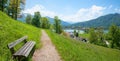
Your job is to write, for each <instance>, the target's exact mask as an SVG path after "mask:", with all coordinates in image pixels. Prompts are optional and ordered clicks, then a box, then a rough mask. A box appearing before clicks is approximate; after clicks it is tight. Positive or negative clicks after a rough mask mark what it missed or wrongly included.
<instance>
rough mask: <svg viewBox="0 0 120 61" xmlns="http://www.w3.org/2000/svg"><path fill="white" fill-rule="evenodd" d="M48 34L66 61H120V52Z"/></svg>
mask: <svg viewBox="0 0 120 61" xmlns="http://www.w3.org/2000/svg"><path fill="white" fill-rule="evenodd" d="M47 33H48V35H49V36H50V38H51V39H52V42H53V43H54V45H55V46H56V49H57V50H58V52H59V54H60V56H61V58H62V59H63V60H64V61H120V50H116V49H110V48H105V47H101V46H97V45H93V44H89V43H84V42H82V41H76V40H72V39H70V38H66V37H63V36H61V35H57V34H55V33H52V32H50V31H48V30H47Z"/></svg>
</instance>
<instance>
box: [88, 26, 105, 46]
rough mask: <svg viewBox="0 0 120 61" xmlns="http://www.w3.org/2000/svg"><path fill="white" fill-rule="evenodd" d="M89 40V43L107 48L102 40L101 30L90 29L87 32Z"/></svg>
mask: <svg viewBox="0 0 120 61" xmlns="http://www.w3.org/2000/svg"><path fill="white" fill-rule="evenodd" d="M89 40H90V43H93V44H96V45H100V46H105V47H107V45H106V42H105V39H104V32H103V29H101V28H98V29H96V30H94V29H93V28H91V29H90V31H89Z"/></svg>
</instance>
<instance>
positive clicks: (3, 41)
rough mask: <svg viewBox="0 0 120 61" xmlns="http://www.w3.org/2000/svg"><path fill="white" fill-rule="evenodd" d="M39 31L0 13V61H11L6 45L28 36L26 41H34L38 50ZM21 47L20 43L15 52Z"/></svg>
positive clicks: (39, 45)
mask: <svg viewBox="0 0 120 61" xmlns="http://www.w3.org/2000/svg"><path fill="white" fill-rule="evenodd" d="M40 30H41V29H39V28H36V27H34V26H32V25H27V24H25V23H21V22H19V21H16V20H13V19H11V18H10V17H8V16H7V15H6V14H4V13H2V12H1V11H0V61H12V56H11V53H10V50H9V49H8V48H7V44H8V43H10V42H13V41H15V40H17V39H19V38H21V37H23V36H26V35H27V36H28V40H27V41H29V40H33V41H35V42H36V48H40V47H41V44H40V36H41V31H40ZM21 45H22V43H21V44H19V45H17V46H16V47H15V50H17V49H18V48H20V47H21Z"/></svg>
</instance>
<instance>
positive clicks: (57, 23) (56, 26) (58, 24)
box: [54, 16, 62, 34]
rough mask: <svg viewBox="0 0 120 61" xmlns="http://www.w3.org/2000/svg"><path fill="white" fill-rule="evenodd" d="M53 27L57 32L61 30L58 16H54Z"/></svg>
mask: <svg viewBox="0 0 120 61" xmlns="http://www.w3.org/2000/svg"><path fill="white" fill-rule="evenodd" d="M54 29H55V32H56V33H58V34H60V33H61V32H62V26H61V21H60V19H58V16H55V17H54Z"/></svg>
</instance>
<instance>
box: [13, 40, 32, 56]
mask: <svg viewBox="0 0 120 61" xmlns="http://www.w3.org/2000/svg"><path fill="white" fill-rule="evenodd" d="M29 43H30V42H29V41H28V42H27V43H26V44H25V45H24V46H22V47H21V48H20V49H19V50H18V51H17V52H16V53H14V54H13V55H14V56H17V55H19V56H20V55H21V54H22V53H23V51H24V50H25V49H26V48H27V47H28V46H29Z"/></svg>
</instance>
